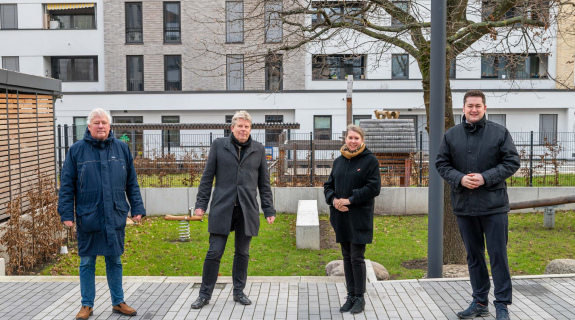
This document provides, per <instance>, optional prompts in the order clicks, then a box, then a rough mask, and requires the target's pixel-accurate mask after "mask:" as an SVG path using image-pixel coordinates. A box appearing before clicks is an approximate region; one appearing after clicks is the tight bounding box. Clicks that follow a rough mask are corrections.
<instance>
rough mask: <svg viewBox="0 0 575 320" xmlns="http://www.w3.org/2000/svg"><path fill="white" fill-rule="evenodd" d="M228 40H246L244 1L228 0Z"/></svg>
mask: <svg viewBox="0 0 575 320" xmlns="http://www.w3.org/2000/svg"><path fill="white" fill-rule="evenodd" d="M266 8H267V7H266ZM226 42H228V43H242V42H244V3H243V2H239V1H226Z"/></svg>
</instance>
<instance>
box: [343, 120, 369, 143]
mask: <svg viewBox="0 0 575 320" xmlns="http://www.w3.org/2000/svg"><path fill="white" fill-rule="evenodd" d="M350 131H355V132H357V133H358V134H359V136H360V137H361V138H362V139H365V132H364V131H363V129H362V128H360V127H359V126H356V125H355V124H353V123H352V124H348V125H347V128H346V129H345V136H346V137H347V135H348V134H349V132H350Z"/></svg>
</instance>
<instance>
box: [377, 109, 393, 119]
mask: <svg viewBox="0 0 575 320" xmlns="http://www.w3.org/2000/svg"><path fill="white" fill-rule="evenodd" d="M373 113H375V118H376V119H399V111H389V110H375V111H373Z"/></svg>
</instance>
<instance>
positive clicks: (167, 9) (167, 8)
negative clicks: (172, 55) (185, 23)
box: [164, 2, 182, 43]
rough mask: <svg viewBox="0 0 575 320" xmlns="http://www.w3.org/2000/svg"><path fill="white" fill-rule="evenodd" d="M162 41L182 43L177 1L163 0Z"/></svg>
mask: <svg viewBox="0 0 575 320" xmlns="http://www.w3.org/2000/svg"><path fill="white" fill-rule="evenodd" d="M164 43H182V25H181V15H180V3H179V2H164Z"/></svg>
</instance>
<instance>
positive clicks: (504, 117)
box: [487, 114, 507, 127]
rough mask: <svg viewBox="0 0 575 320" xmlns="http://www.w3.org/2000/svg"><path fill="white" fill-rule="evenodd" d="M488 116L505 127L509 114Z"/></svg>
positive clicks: (490, 119)
mask: <svg viewBox="0 0 575 320" xmlns="http://www.w3.org/2000/svg"><path fill="white" fill-rule="evenodd" d="M487 118H488V119H489V121H493V122H495V123H497V124H500V125H502V126H504V127H506V126H507V115H505V114H488V115H487Z"/></svg>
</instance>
